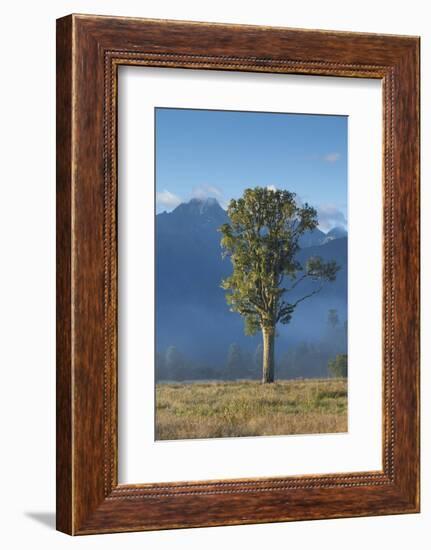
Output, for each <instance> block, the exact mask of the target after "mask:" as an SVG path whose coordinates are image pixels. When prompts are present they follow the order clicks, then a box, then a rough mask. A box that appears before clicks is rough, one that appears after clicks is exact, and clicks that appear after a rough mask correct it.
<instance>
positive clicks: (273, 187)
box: [266, 185, 277, 191]
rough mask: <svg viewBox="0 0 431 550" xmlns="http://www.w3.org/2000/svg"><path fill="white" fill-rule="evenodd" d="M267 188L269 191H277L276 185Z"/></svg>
mask: <svg viewBox="0 0 431 550" xmlns="http://www.w3.org/2000/svg"><path fill="white" fill-rule="evenodd" d="M266 188H267V189H268V191H277V187H276V186H275V185H267V186H266Z"/></svg>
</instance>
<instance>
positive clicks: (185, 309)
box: [156, 198, 347, 364]
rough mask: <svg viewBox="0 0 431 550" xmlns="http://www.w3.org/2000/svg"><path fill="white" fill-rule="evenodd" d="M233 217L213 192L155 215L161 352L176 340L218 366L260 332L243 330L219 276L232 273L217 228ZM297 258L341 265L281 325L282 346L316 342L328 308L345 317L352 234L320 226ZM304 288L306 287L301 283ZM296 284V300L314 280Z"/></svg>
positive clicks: (188, 353) (254, 343)
mask: <svg viewBox="0 0 431 550" xmlns="http://www.w3.org/2000/svg"><path fill="white" fill-rule="evenodd" d="M228 221H229V218H228V215H227V212H226V211H225V210H224V209H223V208H222V207H221V206H220V204H219V203H218V201H217V200H216V199H213V198H209V199H205V200H200V199H192V200H190V202H188V203H182V204H180V205H179V206H177V207H176V208H175V209H174V210H173V211H172V212H169V213H168V212H162V213H160V214H158V215H157V216H156V350H157V351H158V352H159V353H163V352H164V350H166V349H167V348H168V347H170V346H175V347H176V348H177V349H178V350H180V351H181V353H182V354H183V355H184V356H186V357H190V358H192V359H194V360H199V361H207V362H210V363H212V364H215V363H219V362H221V361H225V359H226V354H227V349H228V347H229V345H230V344H232V343H233V342H235V343H237V344H239V345H240V346H242V347H243V348H244V349H248V350H250V351H251V350H253V349H256V346H257V345H258V344H259V343H260V342H261V337H260V335H256V336H253V337H250V336H245V334H244V328H243V320H242V318H241V316H240V315H239V314H237V313H233V312H231V311H229V308H228V306H227V304H226V300H225V295H224V290H223V289H222V288H221V287H220V283H221V280H222V279H223V278H225V277H227V276H228V275H229V274H230V273H231V262H230V260H229V258H226V259H222V255H221V247H220V233H219V232H218V228H219V227H220V226H221V225H222V224H224V223H227V222H228ZM299 244H300V246H301V250H300V251H299V252H298V255H297V258H298V260H299V261H300V262H301V263H302V262H305V261H306V260H307V258H309V257H310V256H320V257H322V258H323V259H325V260H335V261H336V262H337V264H338V265H339V266H340V268H341V269H340V271H339V272H338V274H337V278H336V281H335V282H333V283H327V284H326V285H325V287H324V289H323V290H322V291H321V292H320V293H319V294H317V295H316V296H314V297H313V298H311V299H310V300H306V301H304V302H302V303H301V304H300V305H299V306H298V308H297V309H296V312H295V313H294V316H293V318H292V320H291V322H290V323H289V324H288V325H279V326H278V329H277V330H278V342H277V347H278V348H281V349H283V348H285V347H286V346H291V345H294V344H297V343H299V342H304V341H306V342H313V341H318V340H319V338H321V337H322V334H323V332H324V331H325V329H326V327H327V315H328V310H329V309H336V310H337V311H338V315H339V318H340V320H344V319H346V316H347V232H346V231H345V230H344V229H343V228H340V227H336V228H334V229H332V230H331V231H329V232H328V233H324V232H323V231H321V230H320V229H317V228H316V229H314V230H313V231H309V232H307V233H305V234H304V235H303V236H302V237H301V240H300V243H299ZM302 284H303V286H302V287H301V285H302ZM301 285H298V287H297V290H296V295H294V294H292V299H295V298H296V299H297V298H299V297H300V296H302V295H303V294H305V293H307V292H308V291H310V289H311V288H312V285H313V283H312V282H307V281H304V283H301Z"/></svg>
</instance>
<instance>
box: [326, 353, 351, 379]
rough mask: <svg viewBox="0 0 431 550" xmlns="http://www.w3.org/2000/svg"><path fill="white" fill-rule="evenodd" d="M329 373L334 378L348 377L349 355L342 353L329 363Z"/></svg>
mask: <svg viewBox="0 0 431 550" xmlns="http://www.w3.org/2000/svg"><path fill="white" fill-rule="evenodd" d="M328 371H329V372H330V373H331V375H332V376H333V377H334V378H346V377H347V355H346V354H344V353H340V354H338V355H336V357H335V359H331V360H330V361H329V362H328Z"/></svg>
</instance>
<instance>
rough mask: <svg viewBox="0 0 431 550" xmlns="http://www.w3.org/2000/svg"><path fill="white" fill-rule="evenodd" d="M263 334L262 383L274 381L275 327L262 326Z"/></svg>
mask: <svg viewBox="0 0 431 550" xmlns="http://www.w3.org/2000/svg"><path fill="white" fill-rule="evenodd" d="M262 336H263V373H262V384H270V383H272V382H274V337H275V328H274V327H264V328H262Z"/></svg>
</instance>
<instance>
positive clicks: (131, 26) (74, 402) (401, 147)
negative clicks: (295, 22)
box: [57, 15, 419, 535]
mask: <svg viewBox="0 0 431 550" xmlns="http://www.w3.org/2000/svg"><path fill="white" fill-rule="evenodd" d="M120 65H140V66H143V67H148V66H151V67H173V68H188V69H195V70H200V69H214V70H223V71H245V72H260V73H282V74H303V75H322V76H333V77H339V76H348V77H353V78H374V79H380V80H381V81H382V83H383V105H384V108H383V113H384V120H383V128H384V136H383V140H384V147H383V154H384V159H383V167H384V173H383V178H382V193H383V203H384V206H383V208H384V212H383V219H384V234H383V246H384V254H383V256H384V265H383V303H382V318H383V331H384V332H383V376H384V380H383V409H384V410H383V418H384V426H383V441H382V452H383V469H382V471H373V472H349V473H346V474H327V475H310V476H290V477H286V478H259V479H236V480H211V481H207V482H193V481H190V482H185V483H164V482H160V483H155V484H154V483H152V484H140V485H123V484H118V477H117V464H118V460H117V447H118V441H117V232H116V223H117V204H116V201H117V85H118V82H117V74H118V70H117V69H118V67H119V66H120ZM376 237H379V236H376ZM418 511H419V38H417V37H407V36H392V35H377V34H357V33H345V32H332V31H309V30H297V29H288V28H271V27H256V26H242V25H224V24H209V23H192V22H182V21H158V20H149V19H129V18H116V17H99V16H88V15H70V16H67V17H64V18H62V19H59V20H58V21H57V528H58V529H59V530H60V531H63V532H65V533H68V534H78V535H79V534H90V533H104V532H118V531H138V530H149V529H168V528H176V527H198V526H211V525H229V524H244V523H262V522H275V521H290V520H304V519H319V518H338V517H349V516H368V515H381V514H400V513H413V512H418Z"/></svg>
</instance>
